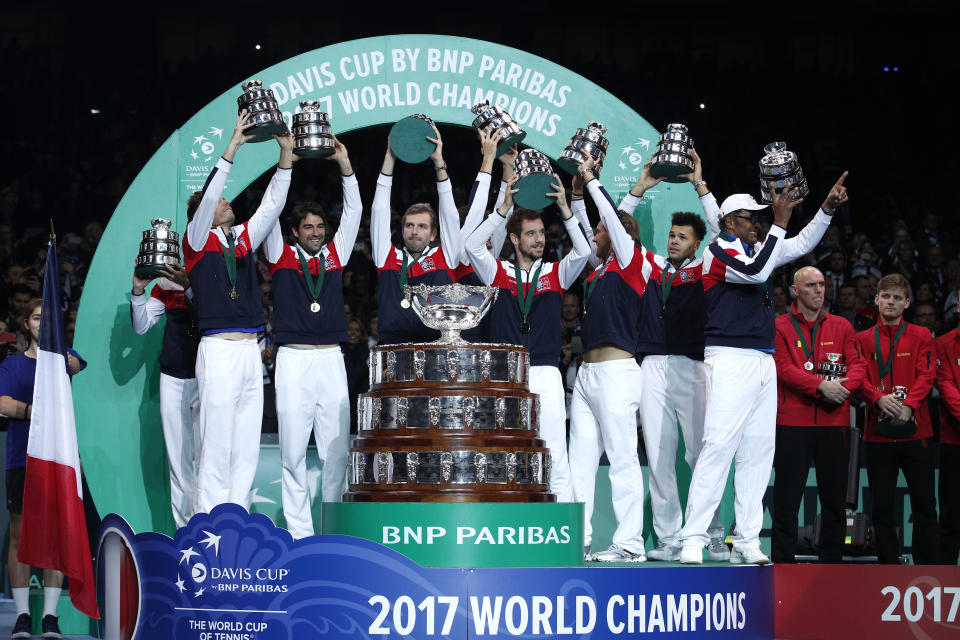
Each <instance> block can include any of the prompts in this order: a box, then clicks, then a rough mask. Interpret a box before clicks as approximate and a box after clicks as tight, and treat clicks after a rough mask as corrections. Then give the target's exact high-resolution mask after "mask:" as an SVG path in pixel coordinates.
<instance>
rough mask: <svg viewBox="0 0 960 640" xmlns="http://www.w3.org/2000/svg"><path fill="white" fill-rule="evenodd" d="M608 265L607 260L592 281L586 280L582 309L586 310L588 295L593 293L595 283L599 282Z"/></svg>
mask: <svg viewBox="0 0 960 640" xmlns="http://www.w3.org/2000/svg"><path fill="white" fill-rule="evenodd" d="M608 264H610V262H609V260H608V261H607V262H604V263H603V266H602V267H600V271H599V272H598V273H597V275H595V276H594V277H593V280H587V282H586V284H585V285H584V286H583V308H584V309H586V308H587V302H588V301H589V300H590V294H592V293H593V288H594V287H596V286H597V283H598V282H600V278H602V277H603V274H604V272H605V271H606V270H607V265H608Z"/></svg>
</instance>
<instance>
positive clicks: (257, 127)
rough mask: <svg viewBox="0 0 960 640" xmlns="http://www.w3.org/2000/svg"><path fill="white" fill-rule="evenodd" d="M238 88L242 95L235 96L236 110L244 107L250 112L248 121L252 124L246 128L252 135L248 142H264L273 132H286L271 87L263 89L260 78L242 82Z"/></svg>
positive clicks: (285, 126)
mask: <svg viewBox="0 0 960 640" xmlns="http://www.w3.org/2000/svg"><path fill="white" fill-rule="evenodd" d="M240 88H241V89H243V95H241V96H240V97H239V98H237V112H238V113H239V112H240V111H243V110H244V109H246V111H247V113H249V114H250V119H249V120H248V122H250V123H252V124H253V125H254V126H253V127H251V128H249V129H247V134H248V135H250V134H252V135H253V138H252V139H251V140H249V142H265V141H267V140H269V139H270V137H271V136H272V135H274V134H276V135H278V136H280V135H283V134H284V133H286V131H287V123H285V122H284V121H283V114H281V113H280V107H278V106H277V98H276V97H275V96H274V95H273V89H264V88H263V82H261V81H260V80H250V81H248V82H244V83H243V84H242V85H240Z"/></svg>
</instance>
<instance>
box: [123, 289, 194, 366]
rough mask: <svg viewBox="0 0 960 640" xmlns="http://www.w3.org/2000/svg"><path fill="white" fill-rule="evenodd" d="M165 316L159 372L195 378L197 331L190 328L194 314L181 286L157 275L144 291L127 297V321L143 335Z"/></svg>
mask: <svg viewBox="0 0 960 640" xmlns="http://www.w3.org/2000/svg"><path fill="white" fill-rule="evenodd" d="M164 316H166V317H167V323H166V325H165V326H164V328H163V343H162V345H161V347H160V357H159V361H160V372H161V373H164V374H166V375H168V376H172V377H174V378H181V379H184V380H186V379H190V378H195V377H196V373H195V368H196V363H197V347H198V346H199V344H200V336H199V335H198V333H199V332H197V331H195V330H194V329H193V313H192V312H191V310H190V305H189V304H188V303H187V297H186V292H185V291H184V290H183V287H181V286H180V285H178V284H177V283H176V282H173V281H171V280H168V279H167V278H160V279H159V280H157V283H156V284H155V285H154V286H153V289H152V290H151V291H150V295H149V297H148V296H147V295H146V294H143V295H139V296H131V297H130V320H131V322H132V323H133V330H134V331H136V332H137V334H138V335H141V336H142V335H143V334H145V333H146V332H147V331H149V330H150V327H152V326H153V325H155V324H157V322H158V321H159V320H160V318H162V317H164Z"/></svg>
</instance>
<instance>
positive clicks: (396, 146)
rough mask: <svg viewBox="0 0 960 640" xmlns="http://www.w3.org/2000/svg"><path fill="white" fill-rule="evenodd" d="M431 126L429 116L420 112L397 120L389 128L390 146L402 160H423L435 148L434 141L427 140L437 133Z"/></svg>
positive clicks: (411, 162) (415, 161)
mask: <svg viewBox="0 0 960 640" xmlns="http://www.w3.org/2000/svg"><path fill="white" fill-rule="evenodd" d="M433 127H434V123H433V120H431V119H430V116H427V115H424V114H422V113H415V114H413V115H412V116H407V117H406V118H402V119H400V120H397V122H396V123H394V125H393V127H391V129H390V148H391V149H393V153H394V154H395V155H396V156H397V158H399V159H400V160H402V161H403V162H407V163H409V164H417V163H418V162H423V161H424V160H426V159H427V158H429V157H430V154H431V153H433V152H434V150H435V149H436V148H437V145H436V143H434V142H430V141H429V140H427V138H435V137H436V135H437V133H436V132H435V131H434V130H433Z"/></svg>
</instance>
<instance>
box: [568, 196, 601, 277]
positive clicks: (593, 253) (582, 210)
mask: <svg viewBox="0 0 960 640" xmlns="http://www.w3.org/2000/svg"><path fill="white" fill-rule="evenodd" d="M570 211H572V212H573V215H574V216H576V218H577V220H579V221H580V226H581V227H583V232H584V233H585V234H586V236H587V243H588V244H589V245H590V257H589V258H588V259H587V262H588V263H589V264H590V266H591V267H593V268H594V269H596V268H597V267H598V266H599V265H600V258H599V257H598V256H597V243H596V242H594V240H593V227H591V226H590V218H589V217H587V205H586V202H585V201H584V199H583V198H580V199H579V200H571V201H570Z"/></svg>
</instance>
